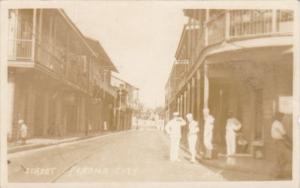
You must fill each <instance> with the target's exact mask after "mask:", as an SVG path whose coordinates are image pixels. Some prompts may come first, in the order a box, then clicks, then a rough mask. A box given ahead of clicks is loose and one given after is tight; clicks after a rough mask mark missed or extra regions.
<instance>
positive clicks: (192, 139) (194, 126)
mask: <svg viewBox="0 0 300 188" xmlns="http://www.w3.org/2000/svg"><path fill="white" fill-rule="evenodd" d="M186 118H187V120H188V122H189V132H188V142H189V150H190V153H191V160H190V161H191V162H192V163H195V162H196V143H197V138H198V136H197V134H198V132H199V127H198V122H197V121H195V120H194V118H193V114H191V113H189V114H187V115H186Z"/></svg>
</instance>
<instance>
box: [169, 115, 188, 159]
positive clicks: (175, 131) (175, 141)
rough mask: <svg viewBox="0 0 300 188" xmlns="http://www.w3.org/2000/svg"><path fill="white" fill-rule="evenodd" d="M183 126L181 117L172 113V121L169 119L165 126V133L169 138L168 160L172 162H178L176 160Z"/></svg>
mask: <svg viewBox="0 0 300 188" xmlns="http://www.w3.org/2000/svg"><path fill="white" fill-rule="evenodd" d="M185 125H186V122H185V120H184V119H183V118H182V117H179V113H178V112H174V113H173V119H171V120H170V121H169V122H168V123H167V125H166V132H167V133H168V134H169V136H170V160H171V161H172V162H173V161H180V160H179V158H178V152H179V144H180V139H181V127H182V126H185Z"/></svg>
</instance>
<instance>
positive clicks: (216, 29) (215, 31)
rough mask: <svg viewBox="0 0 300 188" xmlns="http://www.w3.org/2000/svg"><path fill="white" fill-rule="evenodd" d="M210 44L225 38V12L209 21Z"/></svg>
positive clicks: (208, 34)
mask: <svg viewBox="0 0 300 188" xmlns="http://www.w3.org/2000/svg"><path fill="white" fill-rule="evenodd" d="M206 27H207V38H208V45H212V44H216V43H219V42H222V41H224V40H225V32H224V31H225V27H226V22H225V13H221V14H220V15H218V16H216V17H214V18H213V19H211V20H209V21H208V22H207V25H206Z"/></svg>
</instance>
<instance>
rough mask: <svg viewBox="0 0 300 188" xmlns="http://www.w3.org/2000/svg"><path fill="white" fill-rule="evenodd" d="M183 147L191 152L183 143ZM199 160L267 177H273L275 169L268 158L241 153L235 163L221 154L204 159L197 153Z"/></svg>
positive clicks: (221, 167)
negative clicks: (272, 173)
mask: <svg viewBox="0 0 300 188" xmlns="http://www.w3.org/2000/svg"><path fill="white" fill-rule="evenodd" d="M181 148H182V149H183V150H184V151H186V152H189V151H188V149H187V148H186V147H185V146H183V145H181ZM197 160H198V161H199V162H200V163H201V164H203V165H206V166H211V167H216V168H220V169H223V170H233V171H239V172H245V173H255V174H261V175H263V176H266V177H271V172H272V169H273V162H272V161H268V160H266V159H255V158H253V157H252V156H251V155H242V154H241V155H239V154H237V155H236V156H235V160H236V163H235V164H234V165H228V164H227V163H226V156H225V155H222V154H219V156H218V158H217V159H210V160H207V159H203V158H202V156H201V155H199V154H198V155H197Z"/></svg>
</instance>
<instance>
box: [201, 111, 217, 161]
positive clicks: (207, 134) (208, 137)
mask: <svg viewBox="0 0 300 188" xmlns="http://www.w3.org/2000/svg"><path fill="white" fill-rule="evenodd" d="M203 116H204V135H203V136H204V137H203V139H204V146H205V155H204V158H205V159H211V158H212V150H213V143H212V142H213V129H214V121H215V118H214V117H213V116H212V115H210V113H209V109H207V108H205V109H204V110H203Z"/></svg>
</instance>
